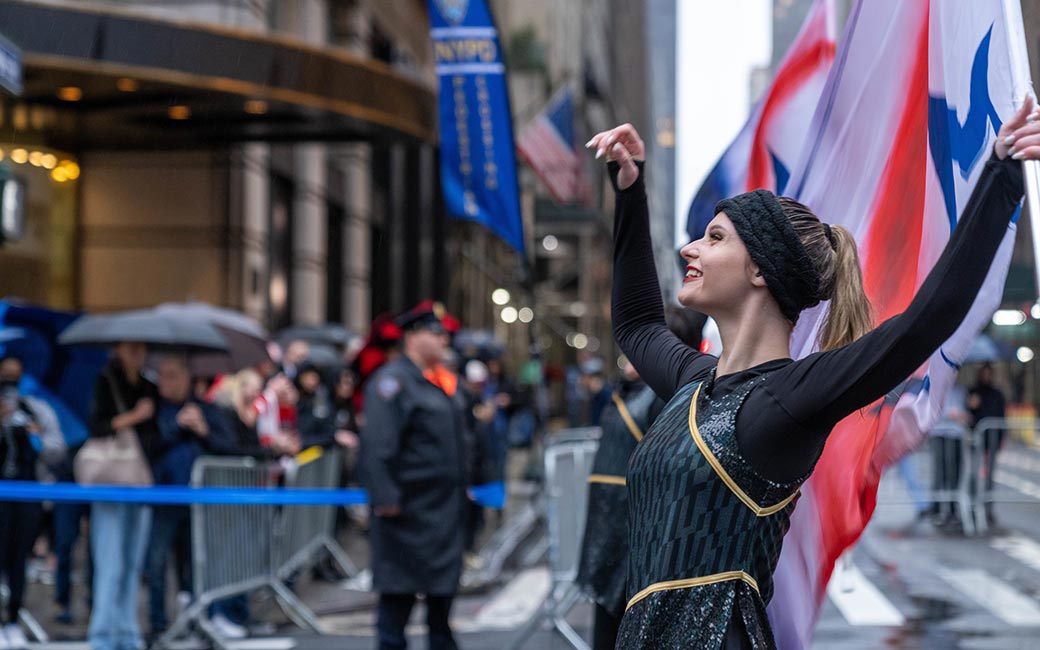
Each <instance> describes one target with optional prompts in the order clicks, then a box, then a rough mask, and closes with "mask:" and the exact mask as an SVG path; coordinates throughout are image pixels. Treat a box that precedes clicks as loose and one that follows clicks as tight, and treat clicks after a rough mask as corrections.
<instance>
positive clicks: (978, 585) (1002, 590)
mask: <svg viewBox="0 0 1040 650" xmlns="http://www.w3.org/2000/svg"><path fill="white" fill-rule="evenodd" d="M938 573H939V577H941V578H942V579H943V580H945V581H946V582H948V583H949V584H950V585H951V586H952V587H954V588H955V589H956V590H957V591H959V592H961V593H962V594H964V595H965V596H967V597H968V598H970V599H972V600H973V601H975V602H976V603H978V604H979V605H982V606H983V607H984V608H985V609H986V610H987V611H989V612H990V613H991V614H993V615H994V616H996V617H997V618H999V619H1000V620H1002V621H1004V622H1005V623H1007V624H1009V625H1014V626H1016V627H1034V626H1040V606H1037V604H1036V603H1035V602H1034V601H1033V599H1032V598H1029V597H1028V596H1026V595H1025V594H1023V593H1021V592H1019V591H1018V590H1017V589H1015V588H1014V587H1012V586H1011V585H1009V584H1007V583H1006V582H1004V581H1003V580H1000V579H999V578H995V577H993V576H991V575H990V574H989V573H987V572H985V571H983V570H982V569H949V568H946V567H940V569H939V571H938Z"/></svg>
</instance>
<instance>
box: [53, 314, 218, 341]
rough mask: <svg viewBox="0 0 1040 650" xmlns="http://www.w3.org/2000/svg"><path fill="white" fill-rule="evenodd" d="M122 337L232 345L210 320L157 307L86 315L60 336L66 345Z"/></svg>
mask: <svg viewBox="0 0 1040 650" xmlns="http://www.w3.org/2000/svg"><path fill="white" fill-rule="evenodd" d="M122 341H137V342H141V343H146V344H148V345H150V346H153V347H155V346H159V347H175V348H184V349H186V350H191V351H196V350H210V351H220V352H226V351H227V349H228V345H227V341H226V340H225V339H224V336H223V335H222V334H221V333H220V332H218V331H217V329H216V328H215V327H213V326H212V325H210V324H209V323H205V322H201V321H190V320H183V319H180V318H173V317H170V316H168V315H166V314H160V313H158V312H156V311H155V310H154V309H142V310H138V311H127V312H121V313H118V314H99V315H86V316H82V317H81V318H79V319H78V320H77V321H76V322H74V323H72V325H69V326H68V327H67V328H65V331H64V332H62V333H61V335H60V336H59V337H58V343H61V344H62V345H74V344H84V345H113V344H115V343H120V342H122Z"/></svg>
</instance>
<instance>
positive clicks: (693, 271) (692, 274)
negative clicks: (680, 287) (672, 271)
mask: <svg viewBox="0 0 1040 650" xmlns="http://www.w3.org/2000/svg"><path fill="white" fill-rule="evenodd" d="M703 277H704V272H703V271H701V270H700V269H698V268H694V267H692V266H687V267H686V275H684V276H683V283H684V284H685V283H686V282H692V281H693V280H700V279H701V278H703Z"/></svg>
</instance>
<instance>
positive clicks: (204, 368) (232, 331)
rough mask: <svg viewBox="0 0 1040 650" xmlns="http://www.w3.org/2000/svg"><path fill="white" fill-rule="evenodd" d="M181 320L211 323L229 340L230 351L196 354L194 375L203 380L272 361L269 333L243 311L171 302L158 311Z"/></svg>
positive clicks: (201, 303) (192, 366) (194, 357)
mask: <svg viewBox="0 0 1040 650" xmlns="http://www.w3.org/2000/svg"><path fill="white" fill-rule="evenodd" d="M155 311H156V312H157V313H159V314H165V315H168V316H172V317H174V318H177V319H178V320H191V321H197V322H202V323H209V324H210V325H213V326H214V327H216V328H217V330H218V331H219V332H220V333H221V334H222V335H223V336H224V340H225V341H227V346H228V351H227V353H226V354H224V353H210V354H197V355H193V356H192V359H191V370H192V374H194V375H196V376H199V377H215V376H216V375H221V374H224V373H228V372H235V371H238V370H241V369H242V368H250V367H252V366H255V365H258V364H261V363H264V362H265V361H269V360H270V357H269V356H268V354H267V341H268V339H269V338H270V336H269V335H268V333H267V330H265V329H264V328H263V326H261V325H260V323H258V322H256V321H255V320H254V319H252V318H250V317H249V316H246V315H245V314H243V313H241V312H237V311H234V310H233V309H226V308H224V307H215V306H213V305H210V304H208V303H204V302H167V303H163V304H161V305H159V306H158V307H156V308H155Z"/></svg>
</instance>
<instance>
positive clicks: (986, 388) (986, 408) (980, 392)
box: [968, 363, 1006, 524]
mask: <svg viewBox="0 0 1040 650" xmlns="http://www.w3.org/2000/svg"><path fill="white" fill-rule="evenodd" d="M1005 403H1006V402H1005V399H1004V393H1003V392H1001V390H1000V389H999V388H997V387H996V386H994V385H993V366H992V365H990V364H988V363H987V364H983V365H982V367H980V368H979V372H978V374H977V375H976V377H975V385H974V386H972V388H971V390H970V391H969V392H968V409H969V411H971V426H972V428H973V429H974V428H976V427H978V426H979V423H980V422H982V421H983V420H985V419H986V418H1003V417H1004V414H1005ZM1004 432H1005V429H1004V428H1003V427H1000V426H998V427H993V428H987V429H986V430H985V431H984V432H983V434H982V449H983V454H984V455H983V461H982V465H983V473H984V475H985V481H986V483H985V485H986V491H987V492H991V491H992V490H993V472H994V471H995V470H996V468H997V452H999V451H1000V448H1001V446H1002V445H1003V444H1004ZM986 520H987V521H988V522H989V523H990V524H993V523H994V522H995V518H994V516H993V503H992V502H991V501H988V500H987V501H986Z"/></svg>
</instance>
